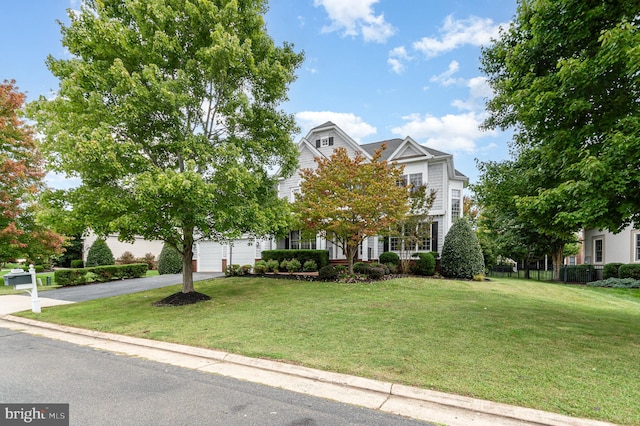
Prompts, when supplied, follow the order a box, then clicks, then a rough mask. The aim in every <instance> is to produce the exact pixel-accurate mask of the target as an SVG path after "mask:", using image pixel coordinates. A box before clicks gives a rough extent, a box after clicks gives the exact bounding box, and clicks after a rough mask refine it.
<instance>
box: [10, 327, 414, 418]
mask: <svg viewBox="0 0 640 426" xmlns="http://www.w3.org/2000/svg"><path fill="white" fill-rule="evenodd" d="M0 359H2V367H0V402H3V403H41V402H42V403H69V404H70V406H69V411H70V424H71V425H111V426H113V425H154V426H158V425H193V426H196V425H225V426H226V425H229V426H234V425H242V426H245V425H261V426H262V425H264V426H268V425H290V426H293V425H300V426H302V425H308V426H312V425H398V426H410V425H414V426H416V425H425V424H426V423H422V422H419V421H414V420H410V419H406V418H404V417H400V416H394V415H390V414H386V413H382V412H379V411H375V410H369V409H364V408H359V407H355V406H351V405H347V404H341V403H337V402H332V401H328V400H324V399H320V398H314V397H310V396H306V395H302V394H298V393H295V392H289V391H285V390H281V389H277V388H272V387H268V386H263V385H257V384H253V383H249V382H245V381H240V380H234V379H230V378H226V377H223V376H218V375H214V374H208V373H202V372H198V371H195V370H189V369H184V368H179V367H175V366H171V365H167V364H161V363H157V362H153V361H146V360H143V359H139V358H132V357H127V356H123V355H116V354H114V353H111V352H106V351H101V350H95V349H91V348H89V347H86V346H79V345H75V344H71V343H67V342H62V341H58V340H52V339H47V338H43V337H39V336H33V335H29V334H26V333H20V332H17V331H13V330H8V329H3V328H0ZM0 423H1V421H0Z"/></svg>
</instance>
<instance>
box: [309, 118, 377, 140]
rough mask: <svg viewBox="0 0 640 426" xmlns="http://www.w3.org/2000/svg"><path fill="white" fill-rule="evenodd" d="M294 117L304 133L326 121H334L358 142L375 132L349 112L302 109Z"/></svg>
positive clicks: (373, 128) (371, 127) (370, 126)
mask: <svg viewBox="0 0 640 426" xmlns="http://www.w3.org/2000/svg"><path fill="white" fill-rule="evenodd" d="M296 119H297V121H298V124H299V125H300V127H301V128H302V130H303V132H304V134H306V133H307V132H308V131H309V130H311V129H312V128H314V127H316V126H319V125H321V124H324V123H326V122H327V121H331V122H333V123H335V124H336V125H337V126H338V127H340V128H341V129H342V130H344V131H345V132H346V133H347V134H348V135H349V136H351V137H352V138H353V139H355V140H356V141H358V142H360V140H361V139H362V138H365V137H367V136H370V135H374V134H376V132H377V130H376V128H375V127H373V126H372V125H370V124H368V123H365V122H364V121H363V120H362V118H360V117H358V116H356V115H354V114H352V113H349V112H334V111H302V112H299V113H297V114H296Z"/></svg>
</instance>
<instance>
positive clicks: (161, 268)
mask: <svg viewBox="0 0 640 426" xmlns="http://www.w3.org/2000/svg"><path fill="white" fill-rule="evenodd" d="M181 272H182V255H181V254H180V253H179V252H178V250H176V249H175V248H173V247H171V246H170V245H168V244H165V245H164V246H162V251H161V252H160V256H159V257H158V273H159V274H160V275H166V274H179V273H181Z"/></svg>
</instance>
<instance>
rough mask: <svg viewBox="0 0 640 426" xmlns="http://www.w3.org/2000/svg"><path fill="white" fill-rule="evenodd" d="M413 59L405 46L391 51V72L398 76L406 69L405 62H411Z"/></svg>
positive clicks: (389, 60) (388, 61) (388, 60)
mask: <svg viewBox="0 0 640 426" xmlns="http://www.w3.org/2000/svg"><path fill="white" fill-rule="evenodd" d="M411 59H412V58H411V57H410V56H409V54H408V53H407V49H405V47H404V46H399V47H396V48H394V49H392V50H390V51H389V59H387V63H388V64H389V65H391V70H392V71H393V72H395V73H396V74H401V73H402V72H403V71H404V69H405V66H404V62H403V61H410V60H411Z"/></svg>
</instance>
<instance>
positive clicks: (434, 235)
mask: <svg viewBox="0 0 640 426" xmlns="http://www.w3.org/2000/svg"><path fill="white" fill-rule="evenodd" d="M431 251H438V222H432V223H431ZM440 254H442V253H440Z"/></svg>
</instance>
